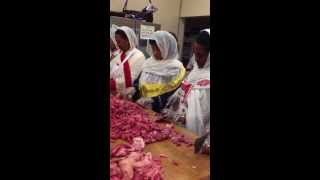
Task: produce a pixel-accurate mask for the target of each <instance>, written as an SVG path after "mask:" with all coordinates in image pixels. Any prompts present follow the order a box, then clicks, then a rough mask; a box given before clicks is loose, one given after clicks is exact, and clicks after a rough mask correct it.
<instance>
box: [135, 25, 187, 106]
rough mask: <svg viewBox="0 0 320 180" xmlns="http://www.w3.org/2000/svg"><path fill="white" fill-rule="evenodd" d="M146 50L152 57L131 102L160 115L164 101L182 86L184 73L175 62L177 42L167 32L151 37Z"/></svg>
mask: <svg viewBox="0 0 320 180" xmlns="http://www.w3.org/2000/svg"><path fill="white" fill-rule="evenodd" d="M147 50H148V52H149V54H150V55H151V57H150V58H149V59H148V60H146V62H145V63H144V65H143V66H142V73H141V75H140V78H139V80H137V81H136V82H135V89H134V90H135V91H134V92H135V94H134V95H133V100H137V103H139V104H141V105H143V106H145V107H149V108H151V109H152V110H153V111H156V112H161V110H162V109H163V108H164V107H165V105H166V103H167V99H168V98H169V97H170V96H171V95H172V94H173V93H174V92H175V90H176V89H177V88H178V87H179V86H180V85H181V82H182V81H183V79H184V77H185V73H186V71H185V68H184V67H183V64H182V63H181V62H180V61H179V60H178V48H177V42H176V39H175V38H174V36H173V35H171V34H170V33H169V32H167V31H157V32H155V33H153V34H152V35H151V36H150V39H149V40H148V45H147ZM131 92H132V91H131ZM129 94H130V93H129Z"/></svg>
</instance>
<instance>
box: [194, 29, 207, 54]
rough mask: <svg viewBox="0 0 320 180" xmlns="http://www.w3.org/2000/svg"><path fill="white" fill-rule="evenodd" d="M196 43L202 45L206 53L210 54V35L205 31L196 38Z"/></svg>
mask: <svg viewBox="0 0 320 180" xmlns="http://www.w3.org/2000/svg"><path fill="white" fill-rule="evenodd" d="M196 42H197V43H198V44H200V45H202V46H203V47H204V48H205V50H206V51H207V52H210V35H209V34H208V32H206V31H201V32H200V33H199V35H198V36H197V38H196Z"/></svg>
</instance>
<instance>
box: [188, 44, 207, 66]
mask: <svg viewBox="0 0 320 180" xmlns="http://www.w3.org/2000/svg"><path fill="white" fill-rule="evenodd" d="M192 51H193V53H194V55H195V60H196V62H197V64H198V66H199V68H202V67H203V66H204V65H205V63H206V61H207V57H208V55H209V52H207V51H206V49H205V47H203V46H202V45H201V44H198V43H197V42H194V43H193V44H192Z"/></svg>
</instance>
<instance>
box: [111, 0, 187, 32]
mask: <svg viewBox="0 0 320 180" xmlns="http://www.w3.org/2000/svg"><path fill="white" fill-rule="evenodd" d="M124 2H125V1H124V0H110V10H112V11H122V7H123V3H124ZM147 3H148V0H128V5H127V10H142V9H143V8H144V7H145V6H146V5H147ZM180 3H181V0H153V1H152V4H154V5H155V6H156V7H157V8H159V11H157V12H155V13H154V14H153V23H155V24H160V25H161V29H162V30H166V31H171V32H174V33H175V34H178V27H179V18H180Z"/></svg>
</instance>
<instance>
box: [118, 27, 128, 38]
mask: <svg viewBox="0 0 320 180" xmlns="http://www.w3.org/2000/svg"><path fill="white" fill-rule="evenodd" d="M116 34H117V35H119V36H121V38H122V39H126V40H128V37H127V35H126V33H125V32H124V31H122V30H121V29H118V30H117V31H116Z"/></svg>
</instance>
